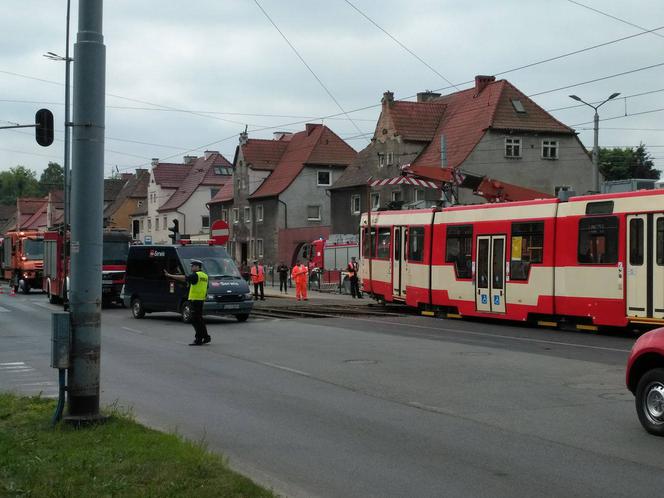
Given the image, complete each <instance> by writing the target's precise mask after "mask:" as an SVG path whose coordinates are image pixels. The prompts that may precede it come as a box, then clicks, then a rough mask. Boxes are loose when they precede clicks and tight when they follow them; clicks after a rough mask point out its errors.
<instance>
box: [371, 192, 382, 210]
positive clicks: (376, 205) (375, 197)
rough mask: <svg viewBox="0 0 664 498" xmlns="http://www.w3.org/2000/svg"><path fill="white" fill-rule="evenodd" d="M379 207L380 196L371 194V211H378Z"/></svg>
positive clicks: (376, 193)
mask: <svg viewBox="0 0 664 498" xmlns="http://www.w3.org/2000/svg"><path fill="white" fill-rule="evenodd" d="M379 207H380V194H379V193H378V192H373V193H372V194H371V209H378V208H379Z"/></svg>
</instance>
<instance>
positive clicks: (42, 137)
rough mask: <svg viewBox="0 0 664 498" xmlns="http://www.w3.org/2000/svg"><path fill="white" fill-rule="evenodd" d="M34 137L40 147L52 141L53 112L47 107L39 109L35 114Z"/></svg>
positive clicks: (46, 145)
mask: <svg viewBox="0 0 664 498" xmlns="http://www.w3.org/2000/svg"><path fill="white" fill-rule="evenodd" d="M35 138H36V139H37V143H38V144H39V145H41V146H42V147H48V146H49V145H51V144H52V143H53V113H52V112H51V111H49V110H48V109H39V110H38V111H37V113H36V114H35Z"/></svg>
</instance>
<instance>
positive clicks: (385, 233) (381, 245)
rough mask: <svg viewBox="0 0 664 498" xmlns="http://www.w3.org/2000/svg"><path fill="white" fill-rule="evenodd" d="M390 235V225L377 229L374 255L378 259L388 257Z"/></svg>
mask: <svg viewBox="0 0 664 498" xmlns="http://www.w3.org/2000/svg"><path fill="white" fill-rule="evenodd" d="M391 237H392V230H391V229H390V227H384V228H379V229H378V248H377V250H376V257H377V258H378V259H389V258H390V238H391Z"/></svg>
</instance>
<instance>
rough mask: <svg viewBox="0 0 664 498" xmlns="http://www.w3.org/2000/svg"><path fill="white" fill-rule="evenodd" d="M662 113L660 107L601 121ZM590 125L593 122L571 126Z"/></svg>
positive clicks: (663, 109)
mask: <svg viewBox="0 0 664 498" xmlns="http://www.w3.org/2000/svg"><path fill="white" fill-rule="evenodd" d="M662 111H664V107H660V108H659V109H652V110H650V111H641V112H633V113H631V114H624V115H622V116H613V117H611V118H602V119H600V121H613V120H614V119H621V118H627V117H630V116H640V115H642V114H652V113H653V112H662ZM590 123H592V121H586V122H584V123H577V124H573V125H570V126H572V127H576V126H582V125H587V124H590Z"/></svg>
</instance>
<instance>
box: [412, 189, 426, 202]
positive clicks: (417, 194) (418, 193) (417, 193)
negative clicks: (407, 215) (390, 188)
mask: <svg viewBox="0 0 664 498" xmlns="http://www.w3.org/2000/svg"><path fill="white" fill-rule="evenodd" d="M414 196H415V199H414V200H415V202H419V201H423V200H424V190H422V189H421V188H416V189H415V194H414Z"/></svg>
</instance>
